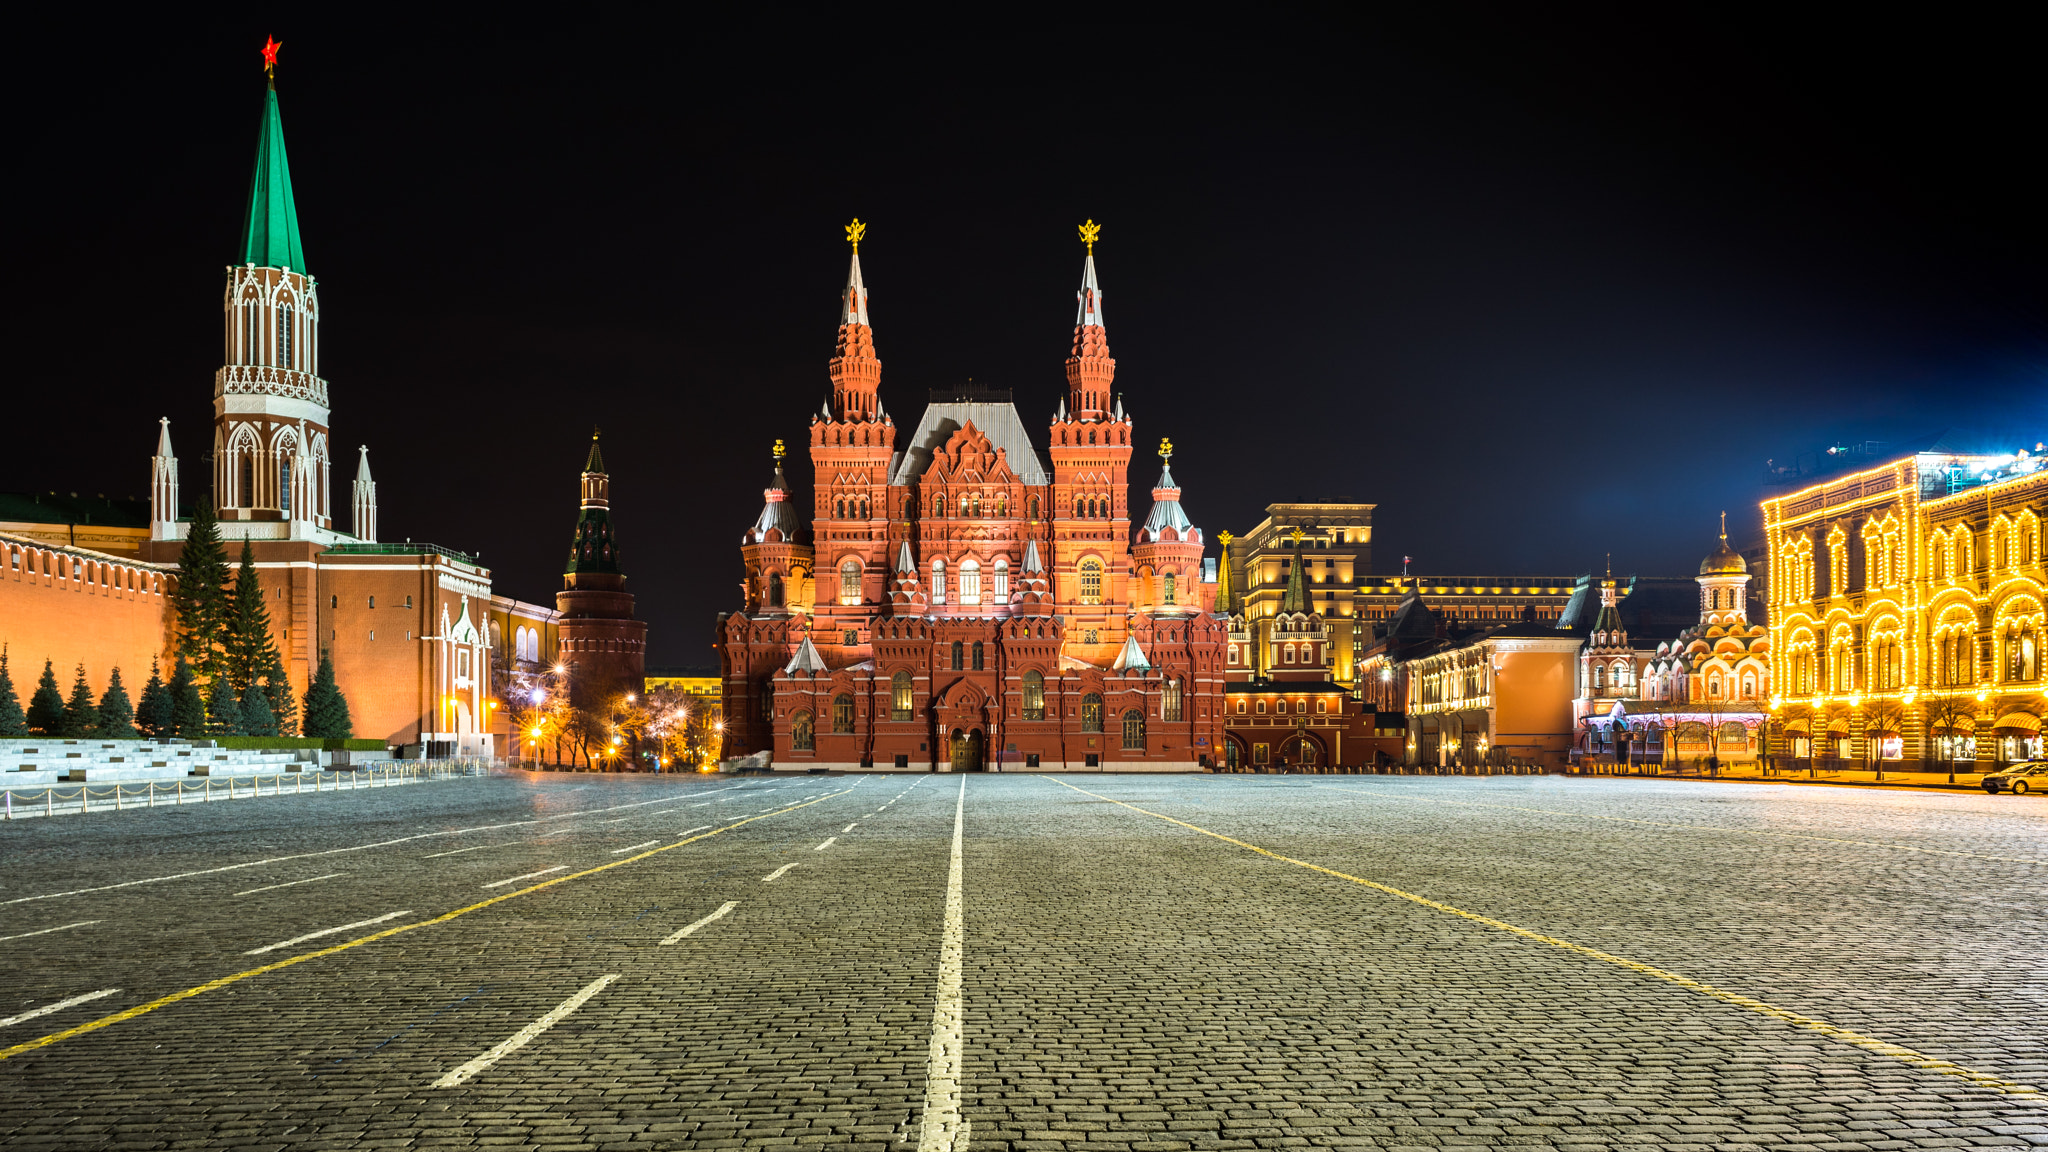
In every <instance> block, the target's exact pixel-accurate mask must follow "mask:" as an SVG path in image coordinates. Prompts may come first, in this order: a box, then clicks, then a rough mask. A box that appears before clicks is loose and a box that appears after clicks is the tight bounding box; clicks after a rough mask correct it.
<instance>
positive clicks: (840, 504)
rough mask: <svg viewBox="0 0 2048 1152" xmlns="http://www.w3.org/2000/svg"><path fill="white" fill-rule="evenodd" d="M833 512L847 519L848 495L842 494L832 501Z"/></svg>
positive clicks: (840, 517) (842, 518)
mask: <svg viewBox="0 0 2048 1152" xmlns="http://www.w3.org/2000/svg"><path fill="white" fill-rule="evenodd" d="M832 514H833V515H834V516H837V517H838V518H839V519H841V520H844V519H846V497H844V496H841V497H840V498H839V499H837V500H835V501H833V502H832Z"/></svg>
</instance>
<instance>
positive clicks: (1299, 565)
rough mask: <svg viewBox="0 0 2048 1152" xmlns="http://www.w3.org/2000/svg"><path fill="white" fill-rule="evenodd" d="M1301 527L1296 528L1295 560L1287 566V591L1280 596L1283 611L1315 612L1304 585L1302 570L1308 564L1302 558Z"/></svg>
mask: <svg viewBox="0 0 2048 1152" xmlns="http://www.w3.org/2000/svg"><path fill="white" fill-rule="evenodd" d="M1301 535H1302V533H1301V529H1299V528H1296V529H1295V530H1294V562H1293V563H1291V564H1289V565H1288V566H1287V591H1286V592H1284V593H1282V594H1281V596H1280V610H1281V611H1282V612H1303V613H1307V612H1313V611H1315V610H1316V608H1315V605H1314V604H1312V603H1310V602H1309V598H1308V590H1307V589H1306V588H1304V587H1302V578H1301V570H1302V569H1303V568H1304V567H1306V566H1307V565H1306V564H1305V563H1304V562H1303V560H1302V558H1301Z"/></svg>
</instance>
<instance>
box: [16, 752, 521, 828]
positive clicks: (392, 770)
mask: <svg viewBox="0 0 2048 1152" xmlns="http://www.w3.org/2000/svg"><path fill="white" fill-rule="evenodd" d="M491 767H492V762H491V761H489V760H483V759H475V760H439V761H433V762H431V763H426V764H422V763H419V762H417V761H413V762H405V761H397V760H390V761H385V762H382V763H376V764H367V765H364V766H362V767H359V768H358V767H351V768H349V769H347V770H341V771H318V770H315V771H307V772H279V773H275V774H273V775H270V776H258V775H236V776H220V777H213V776H202V777H199V778H198V779H195V780H140V781H132V782H115V783H109V784H106V785H104V786H101V787H94V786H92V785H88V784H81V785H79V786H78V787H77V788H70V789H67V788H59V787H57V786H55V785H49V786H45V787H41V788H4V789H0V820H20V819H24V818H26V817H31V816H68V815H78V814H83V813H87V812H94V811H99V812H105V811H114V812H126V811H130V810H133V809H138V808H155V807H159V806H164V805H179V804H187V803H191V804H205V803H211V802H213V801H218V800H255V799H260V798H266V797H275V796H305V795H314V796H317V795H320V794H321V793H324V792H345V791H352V790H355V789H358V788H390V787H394V786H397V785H401V784H426V783H429V782H431V781H435V780H456V779H462V778H464V777H471V776H485V775H489V773H490V769H491ZM309 780H310V781H311V782H312V783H311V786H308V784H307V781H309ZM266 784H267V785H268V787H267V788H266V787H265V785H266Z"/></svg>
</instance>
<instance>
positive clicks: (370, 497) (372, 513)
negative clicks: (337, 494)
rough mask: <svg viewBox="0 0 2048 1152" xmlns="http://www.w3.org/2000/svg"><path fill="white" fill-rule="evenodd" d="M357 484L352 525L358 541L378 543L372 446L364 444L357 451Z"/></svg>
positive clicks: (353, 501) (351, 509) (351, 501)
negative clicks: (371, 468)
mask: <svg viewBox="0 0 2048 1152" xmlns="http://www.w3.org/2000/svg"><path fill="white" fill-rule="evenodd" d="M356 451H357V452H359V453H360V455H358V456H357V457H356V483H355V491H354V493H353V499H351V500H350V511H351V512H352V513H353V514H354V519H353V520H352V521H351V524H352V525H353V526H354V528H355V530H356V539H358V540H361V541H362V542H363V543H365V544H375V543H376V542H377V482H376V481H375V480H372V479H370V446H369V445H367V444H364V445H362V446H360V447H358V448H357V449H356Z"/></svg>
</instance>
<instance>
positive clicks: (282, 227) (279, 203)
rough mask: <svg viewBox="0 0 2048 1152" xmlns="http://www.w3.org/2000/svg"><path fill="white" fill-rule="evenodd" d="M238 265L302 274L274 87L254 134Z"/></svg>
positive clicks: (266, 96) (302, 257) (303, 266)
mask: <svg viewBox="0 0 2048 1152" xmlns="http://www.w3.org/2000/svg"><path fill="white" fill-rule="evenodd" d="M242 263H244V264H254V265H256V266H257V267H259V268H290V269H291V270H292V271H294V272H300V273H303V272H305V271H306V252H305V249H304V248H302V247H300V246H299V211H298V209H297V208H296V207H295V206H294V205H293V204H292V170H291V165H290V164H288V163H287V162H286V161H285V157H284V121H283V120H282V119H280V118H279V116H278V113H277V88H276V87H275V86H272V87H271V88H269V89H268V90H266V91H265V92H264V94H263V124H262V127H261V128H259V129H258V130H257V133H256V172H255V175H253V176H251V177H250V178H249V217H248V220H247V222H245V223H244V224H243V225H242Z"/></svg>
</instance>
